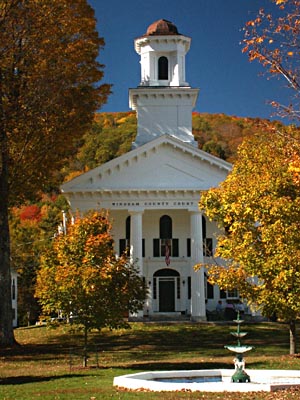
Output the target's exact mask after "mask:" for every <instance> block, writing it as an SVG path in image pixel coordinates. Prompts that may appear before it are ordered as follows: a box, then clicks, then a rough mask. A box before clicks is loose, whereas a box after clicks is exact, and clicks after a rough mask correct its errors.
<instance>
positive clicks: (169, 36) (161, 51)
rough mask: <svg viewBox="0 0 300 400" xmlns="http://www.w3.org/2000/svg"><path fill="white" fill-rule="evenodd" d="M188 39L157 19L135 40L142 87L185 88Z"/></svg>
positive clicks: (167, 23) (168, 22)
mask: <svg viewBox="0 0 300 400" xmlns="http://www.w3.org/2000/svg"><path fill="white" fill-rule="evenodd" d="M190 42H191V39H190V38H189V37H187V36H184V35H181V34H180V33H179V32H178V29H177V27H176V26H175V25H174V24H173V23H172V22H170V21H167V20H165V19H160V20H158V21H156V22H153V23H152V24H151V25H149V27H148V29H147V31H146V33H145V34H144V35H143V36H141V37H139V38H137V39H136V40H135V42H134V43H135V50H136V52H137V53H138V54H139V55H140V56H141V83H140V85H141V86H177V87H178V86H188V83H187V82H186V81H185V55H186V53H187V52H188V50H189V48H190Z"/></svg>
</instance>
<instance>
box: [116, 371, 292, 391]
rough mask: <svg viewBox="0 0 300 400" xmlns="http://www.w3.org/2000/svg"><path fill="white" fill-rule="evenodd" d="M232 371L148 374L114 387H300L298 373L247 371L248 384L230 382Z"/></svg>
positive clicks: (122, 379) (130, 377) (120, 378)
mask: <svg viewBox="0 0 300 400" xmlns="http://www.w3.org/2000/svg"><path fill="white" fill-rule="evenodd" d="M232 372H233V370H232V369H209V370H183V371H149V372H140V373H136V374H130V375H122V376H118V377H115V378H114V383H113V384H114V386H117V387H118V388H120V389H121V388H125V389H130V390H141V389H144V390H149V391H153V392H162V391H169V392H170V391H185V390H188V391H192V392H196V391H201V392H256V391H265V392H274V391H277V390H282V389H289V388H295V387H300V371H298V370H248V371H247V372H248V373H249V375H250V377H251V382H249V383H233V382H231V376H232Z"/></svg>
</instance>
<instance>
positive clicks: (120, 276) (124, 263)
mask: <svg viewBox="0 0 300 400" xmlns="http://www.w3.org/2000/svg"><path fill="white" fill-rule="evenodd" d="M36 296H37V297H38V299H39V301H40V303H41V306H42V308H43V311H44V312H45V313H46V314H48V315H49V314H51V313H53V312H57V310H61V311H62V312H63V313H64V314H65V315H66V316H70V315H71V313H73V314H75V315H76V318H75V319H74V322H76V323H77V324H79V325H81V326H83V330H84V348H85V349H86V348H87V335H88V331H90V330H91V329H92V328H96V329H99V330H100V329H101V328H103V327H109V328H111V329H114V328H119V327H126V326H128V324H127V322H126V321H125V319H124V317H125V315H126V314H127V313H128V312H131V313H135V312H137V311H138V310H139V309H141V308H142V307H143V303H144V300H145V296H146V289H145V285H144V283H143V279H142V277H141V276H139V273H138V270H137V268H136V267H135V266H134V265H133V264H131V263H129V261H128V259H127V258H126V256H125V254H124V256H121V257H117V256H116V255H115V251H114V248H113V238H112V235H111V225H110V223H109V220H108V218H107V216H106V215H105V214H104V213H103V212H102V213H100V212H94V211H90V212H89V213H88V214H87V215H86V216H85V217H83V218H78V219H77V220H76V221H75V223H74V225H70V226H68V230H67V234H66V235H59V236H58V237H57V238H56V239H55V240H54V241H53V246H52V248H51V249H50V250H49V251H46V252H45V253H44V255H43V257H42V263H41V268H40V270H39V272H38V276H37V285H36ZM84 361H85V365H86V351H85V358H84Z"/></svg>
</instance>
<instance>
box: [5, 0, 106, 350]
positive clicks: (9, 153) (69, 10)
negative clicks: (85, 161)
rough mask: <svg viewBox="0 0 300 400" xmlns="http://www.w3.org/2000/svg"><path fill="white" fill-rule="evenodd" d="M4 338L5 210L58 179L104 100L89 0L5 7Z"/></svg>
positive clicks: (99, 42)
mask: <svg viewBox="0 0 300 400" xmlns="http://www.w3.org/2000/svg"><path fill="white" fill-rule="evenodd" d="M0 43H1V44H0V60H1V63H0V193H1V202H0V343H1V344H4V345H9V344H10V345H11V344H13V343H14V335H13V330H12V309H11V300H10V297H11V285H10V236H9V227H8V210H9V207H11V206H12V205H15V204H20V203H21V202H23V201H24V200H26V199H33V198H35V196H36V194H37V192H39V191H42V190H44V189H45V187H47V185H49V183H51V182H52V181H53V179H54V174H53V171H55V170H56V169H58V168H60V167H61V166H62V165H63V164H64V163H65V162H66V157H67V156H68V155H70V153H71V152H72V151H73V149H74V141H75V140H76V139H78V138H79V137H81V136H82V135H83V133H84V132H85V130H86V129H87V127H88V126H89V124H90V122H91V121H92V118H93V113H94V111H95V110H96V109H98V108H99V107H100V105H101V104H102V103H103V102H105V101H106V98H107V96H108V94H109V92H110V85H105V84H104V85H101V86H100V85H99V84H98V82H99V81H100V80H101V79H102V77H103V70H102V67H103V66H102V65H100V64H99V63H98V62H97V60H96V58H97V56H98V53H99V49H100V48H101V47H102V46H103V44H104V42H103V39H102V38H99V37H98V34H97V32H96V21H95V18H94V12H93V10H92V8H91V7H90V6H89V5H88V4H87V1H86V0H74V1H72V2H70V1H67V0H41V1H36V0H3V1H1V4H0Z"/></svg>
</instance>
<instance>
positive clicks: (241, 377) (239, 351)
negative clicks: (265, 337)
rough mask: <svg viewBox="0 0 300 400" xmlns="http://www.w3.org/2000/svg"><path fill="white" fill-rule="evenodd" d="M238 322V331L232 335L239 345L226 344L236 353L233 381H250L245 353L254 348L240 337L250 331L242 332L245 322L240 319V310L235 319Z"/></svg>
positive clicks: (226, 347)
mask: <svg viewBox="0 0 300 400" xmlns="http://www.w3.org/2000/svg"><path fill="white" fill-rule="evenodd" d="M234 322H235V323H236V324H237V330H236V332H231V334H232V336H234V337H236V338H237V345H235V346H224V347H225V349H227V350H229V351H233V352H235V354H236V358H235V359H234V367H235V372H234V374H233V375H232V377H231V381H232V382H238V383H241V382H250V377H249V375H248V374H247V373H246V371H245V360H244V358H243V354H244V353H246V352H247V351H249V350H252V346H242V345H241V341H240V339H241V338H242V337H244V336H246V335H247V333H248V332H241V329H240V325H241V324H242V323H243V322H244V321H243V320H241V319H240V312H239V311H238V313H237V319H236V320H234Z"/></svg>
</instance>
